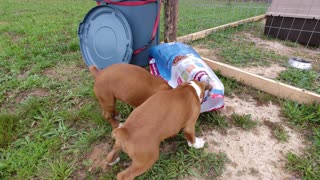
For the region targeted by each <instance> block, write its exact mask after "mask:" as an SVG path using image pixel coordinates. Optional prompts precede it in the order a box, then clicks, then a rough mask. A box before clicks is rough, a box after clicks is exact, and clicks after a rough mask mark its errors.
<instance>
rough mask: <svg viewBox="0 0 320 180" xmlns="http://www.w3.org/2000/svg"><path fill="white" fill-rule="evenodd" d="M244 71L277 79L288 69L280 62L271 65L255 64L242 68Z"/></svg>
mask: <svg viewBox="0 0 320 180" xmlns="http://www.w3.org/2000/svg"><path fill="white" fill-rule="evenodd" d="M241 69H242V70H244V71H247V72H251V73H253V74H257V75H260V76H263V77H266V78H270V79H275V78H277V77H278V75H279V74H280V73H281V72H282V71H284V70H286V69H287V68H286V67H283V66H280V65H279V64H272V65H271V66H269V67H266V66H254V67H244V68H241Z"/></svg>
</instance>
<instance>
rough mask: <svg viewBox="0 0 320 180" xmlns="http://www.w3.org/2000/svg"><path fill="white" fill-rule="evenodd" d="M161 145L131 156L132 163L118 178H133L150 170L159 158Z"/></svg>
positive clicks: (129, 179)
mask: <svg viewBox="0 0 320 180" xmlns="http://www.w3.org/2000/svg"><path fill="white" fill-rule="evenodd" d="M158 157H159V147H157V148H154V149H153V150H152V151H148V152H145V151H144V152H139V153H137V154H134V157H133V156H130V158H131V159H132V164H131V166H130V167H128V168H127V169H126V170H124V171H122V172H120V173H119V174H118V175H117V180H133V179H134V178H135V177H137V176H139V175H141V174H143V173H144V172H146V171H147V170H149V169H150V168H151V167H152V165H153V164H154V163H155V162H156V161H157V160H158Z"/></svg>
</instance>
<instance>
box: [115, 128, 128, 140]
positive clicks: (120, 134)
mask: <svg viewBox="0 0 320 180" xmlns="http://www.w3.org/2000/svg"><path fill="white" fill-rule="evenodd" d="M128 137H129V134H128V130H127V129H126V128H116V129H114V130H113V131H112V138H114V139H116V141H120V142H125V141H126V140H127V139H128Z"/></svg>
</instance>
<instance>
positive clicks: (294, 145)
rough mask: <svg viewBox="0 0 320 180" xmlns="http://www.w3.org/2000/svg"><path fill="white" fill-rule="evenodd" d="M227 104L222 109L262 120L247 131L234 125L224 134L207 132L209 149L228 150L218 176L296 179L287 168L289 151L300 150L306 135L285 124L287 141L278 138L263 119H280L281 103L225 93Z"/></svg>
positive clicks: (214, 150)
mask: <svg viewBox="0 0 320 180" xmlns="http://www.w3.org/2000/svg"><path fill="white" fill-rule="evenodd" d="M225 104H226V107H225V108H224V109H222V110H221V111H220V112H221V113H222V114H223V115H226V116H230V115H231V114H232V113H233V112H235V113H237V114H251V116H252V118H253V119H254V120H256V121H258V122H259V123H260V125H259V126H258V127H256V128H255V129H252V130H249V131H244V130H242V129H241V128H239V127H232V128H230V129H228V130H227V131H226V133H223V134H221V133H220V132H218V131H215V130H214V131H211V132H207V133H206V139H207V142H208V145H209V146H208V148H207V149H206V150H207V151H208V152H215V153H218V152H225V153H226V154H227V156H228V158H229V160H230V162H229V163H228V164H227V166H226V170H225V172H224V173H223V174H222V176H221V177H219V179H296V176H295V174H292V172H288V171H287V170H286V168H285V166H286V162H287V161H286V154H287V153H288V152H289V151H291V152H293V153H297V154H301V153H302V152H303V149H304V148H305V146H306V142H305V140H304V138H303V135H302V134H300V133H299V132H296V131H295V130H293V129H292V128H290V127H289V126H287V125H283V126H284V129H285V130H286V132H287V134H288V136H289V138H288V141H287V142H285V143H282V142H279V140H277V139H275V138H274V136H273V135H272V129H271V127H270V126H268V125H264V123H263V121H270V122H273V123H281V122H283V121H284V118H283V117H281V112H280V107H279V106H277V105H275V104H272V103H271V102H270V103H269V104H268V105H263V106H257V101H256V100H254V99H253V98H252V97H251V96H249V95H248V96H247V97H245V98H239V97H237V96H234V97H233V98H230V97H225Z"/></svg>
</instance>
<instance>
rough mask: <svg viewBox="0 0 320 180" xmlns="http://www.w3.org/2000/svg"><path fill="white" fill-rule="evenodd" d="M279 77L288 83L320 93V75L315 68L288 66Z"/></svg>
mask: <svg viewBox="0 0 320 180" xmlns="http://www.w3.org/2000/svg"><path fill="white" fill-rule="evenodd" d="M278 79H279V80H280V81H282V82H285V83H287V84H291V85H294V86H297V87H300V88H303V89H306V90H310V91H314V92H316V93H318V94H320V75H319V74H318V73H317V72H315V71H313V70H310V71H306V70H300V69H296V68H288V69H287V70H285V71H283V72H281V73H280V74H279V77H278Z"/></svg>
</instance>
